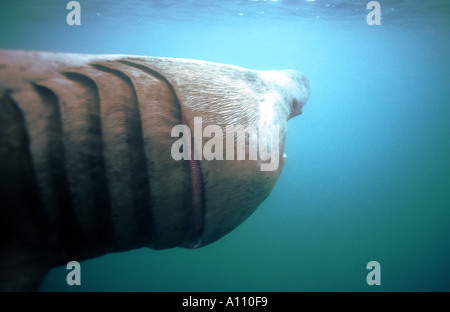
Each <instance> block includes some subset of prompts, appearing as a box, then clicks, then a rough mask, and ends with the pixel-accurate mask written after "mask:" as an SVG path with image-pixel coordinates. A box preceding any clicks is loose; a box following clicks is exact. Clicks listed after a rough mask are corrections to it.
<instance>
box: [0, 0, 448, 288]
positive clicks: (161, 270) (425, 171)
mask: <svg viewBox="0 0 450 312" xmlns="http://www.w3.org/2000/svg"><path fill="white" fill-rule="evenodd" d="M67 2H68V1H51V0H47V1H39V3H40V4H37V3H38V1H1V2H0V48H14V49H33V50H51V51H62V52H80V53H108V54H111V53H113V54H118V53H124V54H140V55H151V56H170V57H182V58H195V59H203V60H208V61H214V62H220V63H229V64H233V65H239V66H243V67H247V68H251V69H284V68H291V69H296V70H299V71H301V72H304V73H305V74H307V75H308V76H309V78H310V79H311V81H312V84H313V88H312V93H311V97H310V99H309V101H308V103H307V104H306V106H305V107H304V110H303V115H301V116H300V117H297V118H295V119H292V120H290V121H289V123H288V137H287V142H286V154H287V155H288V160H287V163H286V166H285V168H284V171H283V173H282V175H281V177H280V179H279V181H278V183H277V185H276V186H275V188H274V190H273V192H272V194H271V195H270V196H269V197H268V199H267V200H266V201H265V202H264V203H263V204H262V205H261V206H260V207H259V208H258V209H257V210H256V212H255V213H254V214H253V215H252V216H250V218H249V219H247V220H246V221H245V222H244V223H243V224H242V225H241V226H239V227H238V228H237V229H236V230H234V231H233V232H231V233H230V234H229V235H227V236H225V237H224V238H222V239H220V240H219V241H217V242H215V243H214V244H211V245H209V246H206V247H203V248H200V249H197V250H187V249H182V248H175V249H170V250H160V251H155V250H151V249H140V250H135V251H130V252H125V253H117V254H110V255H106V256H104V257H100V258H97V259H92V260H88V261H83V262H81V270H82V285H81V286H72V287H69V286H67V284H66V275H67V273H68V271H67V270H66V269H65V267H59V268H55V269H54V270H52V271H51V272H50V274H49V275H48V276H47V278H46V280H45V281H44V283H43V285H42V287H41V290H42V291H54V290H58V291H79V290H81V291H119V290H124V291H316V290H318V291H348V290H352V291H379V290H382V291H442V290H445V291H450V100H449V98H450V89H449V81H450V57H449V52H448V51H450V5H449V4H448V3H447V2H448V1H445V0H442V1H438V0H435V1H387V0H385V1H379V3H380V5H381V13H382V17H383V18H382V20H381V25H380V26H369V25H368V24H367V23H366V15H367V13H368V12H369V10H367V9H366V4H367V2H368V1H350V0H340V1H332V0H328V1H321V0H316V1H302V0H297V1H295V0H284V1H283V0H280V1H261V0H260V1H257V0H254V1H246V0H241V1H237V0H233V1H230V0H228V1H137V0H133V1H117V0H116V1H83V0H81V1H79V3H80V4H81V13H82V15H81V25H80V26H68V25H67V24H66V14H67V13H68V12H69V11H68V10H66V4H67ZM19 3H20V4H19ZM372 260H375V261H378V262H379V263H380V265H381V285H380V286H368V285H367V283H366V276H367V274H368V273H369V270H367V269H366V265H367V263H368V262H369V261H372Z"/></svg>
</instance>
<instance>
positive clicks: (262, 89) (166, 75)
mask: <svg viewBox="0 0 450 312" xmlns="http://www.w3.org/2000/svg"><path fill="white" fill-rule="evenodd" d="M310 89H311V84H310V81H309V79H308V78H307V77H306V76H305V75H303V74H301V73H299V72H296V71H293V70H280V71H258V70H248V69H244V68H241V67H237V66H231V65H224V64H216V63H211V62H206V61H198V60H187V59H175V58H160V57H145V56H129V55H82V54H65V53H52V52H36V51H16V50H0V111H1V114H0V231H1V234H0V238H1V241H0V255H1V257H0V289H1V290H35V289H37V288H38V287H39V285H40V282H41V281H42V279H43V278H44V277H45V275H46V273H47V272H48V271H49V270H50V269H51V268H52V267H53V266H58V265H62V264H66V263H67V262H69V261H72V260H76V261H81V260H84V259H88V258H93V257H98V256H101V255H104V254H107V253H110V252H120V251H126V250H131V249H135V248H141V247H150V248H154V249H163V248H172V247H177V246H180V247H186V248H197V247H200V246H204V245H206V244H210V243H212V242H214V241H216V240H217V239H219V238H220V237H222V236H224V235H225V234H227V233H229V232H230V231H232V230H233V229H234V228H235V227H237V226H238V225H239V224H240V223H242V222H243V221H244V220H245V219H246V218H247V217H248V216H249V215H250V214H251V213H252V212H253V211H254V210H255V209H256V208H257V207H258V206H259V205H260V203H261V202H262V201H263V200H264V199H265V198H266V197H267V196H268V195H269V194H270V192H271V190H272V188H273V187H274V185H275V183H276V181H277V179H278V177H279V175H280V173H281V170H282V168H283V164H284V162H285V155H284V143H285V136H286V122H287V120H288V119H290V118H292V117H294V116H297V115H299V114H301V112H302V107H303V105H304V104H305V103H306V101H307V99H308V97H309V94H310ZM230 129H231V130H230ZM263 156H264V157H263ZM264 166H266V167H264Z"/></svg>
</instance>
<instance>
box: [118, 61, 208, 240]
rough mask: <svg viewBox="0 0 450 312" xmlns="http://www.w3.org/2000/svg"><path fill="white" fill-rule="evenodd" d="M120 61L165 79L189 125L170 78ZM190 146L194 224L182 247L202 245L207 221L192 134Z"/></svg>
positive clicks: (146, 67) (129, 62)
mask: <svg viewBox="0 0 450 312" xmlns="http://www.w3.org/2000/svg"><path fill="white" fill-rule="evenodd" d="M119 62H120V63H122V64H125V65H128V66H131V67H135V68H138V69H140V70H142V71H144V72H146V73H148V74H150V75H153V76H154V77H156V78H158V79H160V80H162V81H164V82H165V83H166V84H167V86H168V87H169V89H170V91H171V92H172V94H173V96H174V98H175V99H176V102H177V104H178V105H179V107H180V111H181V120H182V122H183V125H185V126H189V125H188V123H187V120H186V114H185V113H184V112H183V106H182V105H181V102H180V100H179V97H178V96H177V94H176V92H175V90H174V88H173V86H172V84H171V83H170V81H169V80H167V78H166V77H164V76H163V75H161V74H160V73H159V72H157V71H156V70H154V69H152V68H150V67H148V66H145V65H142V64H139V63H135V62H131V61H127V60H119ZM186 143H187V145H188V146H190V151H189V153H190V156H191V157H190V160H189V169H190V176H191V181H190V182H191V192H192V225H191V233H190V235H189V238H188V239H187V240H185V241H184V242H183V243H182V244H181V247H186V248H197V247H199V246H200V245H201V242H202V236H203V230H204V222H205V212H206V207H205V190H204V182H203V175H202V170H201V164H200V162H199V161H198V160H195V159H194V151H195V146H194V139H193V137H192V136H191V142H186Z"/></svg>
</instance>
